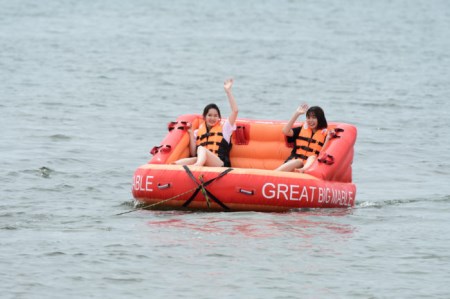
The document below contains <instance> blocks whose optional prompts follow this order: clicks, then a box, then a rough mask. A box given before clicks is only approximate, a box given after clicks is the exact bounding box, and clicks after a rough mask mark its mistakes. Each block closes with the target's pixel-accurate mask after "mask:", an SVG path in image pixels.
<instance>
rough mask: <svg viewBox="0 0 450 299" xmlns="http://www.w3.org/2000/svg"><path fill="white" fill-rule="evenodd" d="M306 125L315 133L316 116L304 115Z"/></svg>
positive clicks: (311, 114) (312, 114)
mask: <svg viewBox="0 0 450 299" xmlns="http://www.w3.org/2000/svg"><path fill="white" fill-rule="evenodd" d="M306 123H307V124H308V127H309V128H310V129H311V130H313V131H315V130H316V129H317V124H318V121H317V117H316V115H315V114H314V113H310V114H308V115H306Z"/></svg>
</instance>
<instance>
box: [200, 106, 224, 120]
mask: <svg viewBox="0 0 450 299" xmlns="http://www.w3.org/2000/svg"><path fill="white" fill-rule="evenodd" d="M209 109H216V110H217V113H219V118H222V116H221V115H220V110H219V107H217V105H216V104H214V103H212V104H208V105H206V106H205V109H203V117H206V114H208V111H209Z"/></svg>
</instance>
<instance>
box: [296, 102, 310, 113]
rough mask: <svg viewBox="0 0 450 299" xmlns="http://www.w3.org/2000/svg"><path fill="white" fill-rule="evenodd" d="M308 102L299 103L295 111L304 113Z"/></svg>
mask: <svg viewBox="0 0 450 299" xmlns="http://www.w3.org/2000/svg"><path fill="white" fill-rule="evenodd" d="M308 108H309V107H308V104H301V105H300V106H298V108H297V111H296V112H297V113H298V114H305V113H306V111H308Z"/></svg>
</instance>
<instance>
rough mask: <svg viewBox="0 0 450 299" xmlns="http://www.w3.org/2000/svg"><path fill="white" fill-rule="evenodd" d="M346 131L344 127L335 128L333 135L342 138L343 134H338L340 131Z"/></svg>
mask: <svg viewBox="0 0 450 299" xmlns="http://www.w3.org/2000/svg"><path fill="white" fill-rule="evenodd" d="M342 132H344V129H342V128H335V129H334V134H333V135H332V138H341V136H339V135H338V133H342Z"/></svg>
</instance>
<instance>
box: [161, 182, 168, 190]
mask: <svg viewBox="0 0 450 299" xmlns="http://www.w3.org/2000/svg"><path fill="white" fill-rule="evenodd" d="M167 188H170V183H167V184H164V185H161V184H160V183H158V189H160V190H162V189H167Z"/></svg>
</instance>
